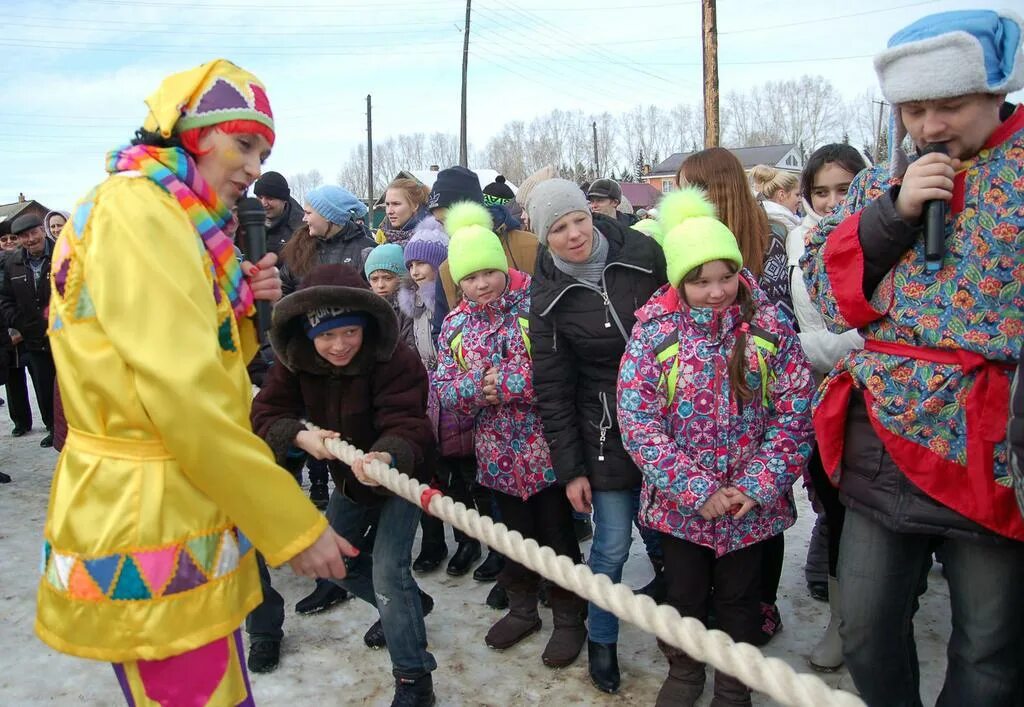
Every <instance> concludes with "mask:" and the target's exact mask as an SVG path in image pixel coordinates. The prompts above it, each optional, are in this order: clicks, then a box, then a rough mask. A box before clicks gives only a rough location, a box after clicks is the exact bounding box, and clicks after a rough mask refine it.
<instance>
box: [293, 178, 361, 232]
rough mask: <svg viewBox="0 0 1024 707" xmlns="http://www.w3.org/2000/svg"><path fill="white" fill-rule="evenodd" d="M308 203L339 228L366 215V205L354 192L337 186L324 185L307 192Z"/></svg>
mask: <svg viewBox="0 0 1024 707" xmlns="http://www.w3.org/2000/svg"><path fill="white" fill-rule="evenodd" d="M306 203H307V204H309V205H310V206H312V207H313V209H314V210H315V211H316V212H317V213H318V214H320V215H321V216H323V217H324V218H325V219H327V220H328V221H330V222H331V223H335V224H338V225H339V226H343V225H345V224H346V223H348V222H349V219H351V218H352V217H355V218H362V217H363V216H365V215H366V204H364V203H363V202H361V201H360V200H359V199H357V198H356V197H355V195H354V194H352V192H350V191H348V190H347V189H343V188H342V187H339V186H337V185H335V184H324V185H323V186H321V187H317V188H316V189H313V190H312V191H309V192H306Z"/></svg>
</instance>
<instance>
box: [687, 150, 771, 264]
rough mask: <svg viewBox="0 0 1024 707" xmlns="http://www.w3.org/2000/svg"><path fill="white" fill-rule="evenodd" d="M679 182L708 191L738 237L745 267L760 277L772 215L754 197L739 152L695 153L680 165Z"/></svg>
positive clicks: (712, 151) (725, 222) (712, 201)
mask: <svg viewBox="0 0 1024 707" xmlns="http://www.w3.org/2000/svg"><path fill="white" fill-rule="evenodd" d="M676 184H677V185H678V186H684V185H686V184H692V185H693V186H696V187H700V188H701V189H703V190H704V191H706V192H707V195H708V198H709V199H710V200H711V203H712V204H714V205H715V209H717V211H718V220H719V221H721V222H722V223H724V224H725V225H726V226H728V228H729V230H730V231H732V233H733V235H734V236H736V242H737V243H739V246H740V253H742V254H743V267H745V268H747V269H748V270H750V272H752V273H753V274H754V277H760V276H761V268H762V266H763V264H764V253H765V250H767V248H768V237H769V233H770V229H769V226H768V216H767V215H766V214H765V212H764V209H762V208H761V207H760V206H759V205H758V203H757V201H756V200H755V199H754V194H753V192H751V190H750V184H749V183H748V182H747V175H746V173H744V171H743V165H742V164H740V161H739V159H738V158H737V157H736V155H734V154H733V153H731V152H729V151H728V150H727V149H725V148H724V147H711V148H708V149H707V150H701V151H700V152H695V153H694V154H692V155H690V156H689V157H687V158H686V160H685V161H684V162H683V164H682V165H681V166H680V167H679V171H678V172H677V173H676Z"/></svg>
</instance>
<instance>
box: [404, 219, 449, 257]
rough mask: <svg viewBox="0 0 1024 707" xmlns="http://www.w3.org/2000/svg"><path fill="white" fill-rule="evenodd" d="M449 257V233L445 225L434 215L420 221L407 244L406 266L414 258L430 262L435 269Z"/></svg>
mask: <svg viewBox="0 0 1024 707" xmlns="http://www.w3.org/2000/svg"><path fill="white" fill-rule="evenodd" d="M447 259H448V234H447V233H445V230H444V226H442V225H441V223H440V222H439V221H438V220H437V219H436V218H434V217H433V216H427V217H426V218H425V219H423V220H422V221H420V222H419V224H418V225H417V226H416V230H415V231H413V235H412V238H410V239H409V242H408V243H406V244H405V266H406V267H409V263H411V262H412V261H413V260H422V261H423V262H424V263H430V264H431V265H432V266H433V268H434V270H437V269H438V268H440V267H441V263H443V262H444V261H445V260H447Z"/></svg>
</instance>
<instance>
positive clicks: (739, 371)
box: [679, 260, 757, 404]
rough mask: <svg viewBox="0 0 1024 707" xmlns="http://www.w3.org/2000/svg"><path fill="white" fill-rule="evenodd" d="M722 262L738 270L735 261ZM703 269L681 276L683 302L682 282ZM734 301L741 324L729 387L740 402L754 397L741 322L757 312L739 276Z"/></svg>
mask: <svg viewBox="0 0 1024 707" xmlns="http://www.w3.org/2000/svg"><path fill="white" fill-rule="evenodd" d="M723 262H725V264H726V266H727V267H728V268H729V272H732V273H735V272H738V271H739V268H737V267H736V263H734V262H732V261H731V260H726V261H723ZM703 270H704V265H703V264H702V265H698V266H697V267H695V268H694V269H693V270H691V271H690V272H688V273H686V274H685V275H684V276H683V281H682V282H681V283H679V296H680V298H682V300H683V301H684V302H687V300H686V290H685V288H684V287H683V284H684V283H687V282H696V281H697V280H699V279H700V276H701V271H703ZM736 303H737V304H739V306H740V322H741V326H740V328H739V330H738V331H737V332H736V343H735V344H734V345H733V347H732V353H731V354H729V365H728V370H729V387H730V388H732V391H733V396H734V397H735V398H736V402H737V403H738V404H742V403H743V402H750V401H751V400H753V398H754V391H753V390H751V389H750V386H749V385H748V384H747V332H746V328H747V327H745V326H742V324H748V325H749V324H750V322H751V320H753V318H754V314H755V313H756V312H757V307H756V306H755V304H754V298H753V297H752V296H751V294H750V290H749V289H748V288H747V285H746V283H744V282H743V279H742V278H740V283H739V287H738V288H737V290H736ZM687 304H689V302H687Z"/></svg>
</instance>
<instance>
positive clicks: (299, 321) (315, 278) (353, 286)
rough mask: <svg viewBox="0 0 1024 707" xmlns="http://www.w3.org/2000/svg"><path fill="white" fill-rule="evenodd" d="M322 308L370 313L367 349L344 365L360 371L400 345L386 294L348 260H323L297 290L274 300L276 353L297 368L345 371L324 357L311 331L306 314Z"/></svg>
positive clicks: (386, 357)
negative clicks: (334, 262) (327, 262)
mask: <svg viewBox="0 0 1024 707" xmlns="http://www.w3.org/2000/svg"><path fill="white" fill-rule="evenodd" d="M318 307H346V308H350V309H352V310H353V311H359V312H365V313H366V314H368V315H369V316H370V319H371V324H370V325H369V326H367V329H366V333H365V335H364V339H363V348H362V350H361V351H360V352H359V354H357V356H356V358H355V359H354V360H353V361H352V363H350V364H349V365H348V366H345V368H344V369H341V371H340V372H341V373H342V374H344V373H345V372H351V373H358V372H361V371H362V370H363V369H364V368H365V367H366V365H367V362H369V363H371V364H372V362H373V361H388V360H390V359H391V356H392V355H393V354H394V352H395V347H396V346H397V345H398V318H397V317H396V315H395V311H394V309H392V307H391V305H390V304H388V302H387V300H385V299H384V298H383V297H378V296H377V295H375V294H374V293H373V291H372V290H371V289H370V288H369V286H368V285H367V284H366V282H365V281H364V280H363V278H362V277H360V275H359V272H358V271H357V270H356V269H355V268H353V267H351V266H348V265H319V266H317V267H315V268H313V270H311V271H310V273H309V274H308V275H307V276H306V277H305V278H304V279H303V280H302V283H301V284H300V285H299V289H297V290H296V291H295V292H293V293H292V294H290V295H288V296H287V297H284V298H283V299H281V300H280V301H279V302H278V303H277V304H276V305H274V315H273V318H272V322H271V327H270V332H269V338H270V343H271V345H272V346H273V347H274V353H275V354H276V355H277V357H278V358H279V359H280V360H281V363H283V364H284V365H285V366H286V367H287V368H288V369H289V370H291V371H305V372H308V373H318V374H326V375H331V374H335V373H339V371H338V370H336V367H335V366H332V365H331V364H330V363H328V362H327V361H326V360H324V359H323V358H322V357H321V356H320V355H319V354H318V353H317V352H316V349H315V348H314V347H313V342H312V341H310V339H309V337H308V336H306V330H305V318H306V313H307V312H309V311H311V310H313V309H316V308H318Z"/></svg>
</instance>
